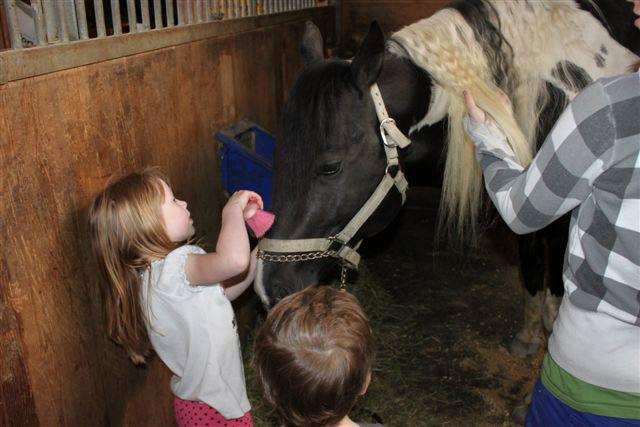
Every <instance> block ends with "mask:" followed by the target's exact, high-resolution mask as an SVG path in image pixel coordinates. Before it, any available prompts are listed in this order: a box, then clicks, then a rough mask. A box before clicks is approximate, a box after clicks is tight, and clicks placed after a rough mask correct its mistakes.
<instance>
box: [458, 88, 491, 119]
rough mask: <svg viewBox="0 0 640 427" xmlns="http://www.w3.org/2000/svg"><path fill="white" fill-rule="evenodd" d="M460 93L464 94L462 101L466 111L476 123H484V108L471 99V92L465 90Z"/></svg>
mask: <svg viewBox="0 0 640 427" xmlns="http://www.w3.org/2000/svg"><path fill="white" fill-rule="evenodd" d="M462 95H464V103H465V104H466V106H467V112H468V113H469V115H470V116H471V118H472V119H474V120H475V121H476V122H478V123H484V122H485V119H486V118H487V115H486V114H485V112H484V110H482V109H481V108H480V107H478V106H477V105H476V101H475V99H473V95H471V92H469V91H468V90H465V91H463V92H462Z"/></svg>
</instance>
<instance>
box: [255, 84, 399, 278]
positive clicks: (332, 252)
mask: <svg viewBox="0 0 640 427" xmlns="http://www.w3.org/2000/svg"><path fill="white" fill-rule="evenodd" d="M370 93H371V97H372V99H373V104H374V106H375V109H376V114H377V116H378V120H379V122H380V135H381V136H382V143H383V147H384V153H385V156H386V158H387V166H386V168H385V173H384V176H383V177H382V180H381V181H380V183H379V184H378V186H377V187H376V189H375V190H374V192H373V194H372V195H371V196H370V197H369V199H368V200H367V201H366V202H365V204H364V205H363V206H362V207H361V208H360V210H359V211H358V212H357V213H356V214H355V215H354V216H353V218H352V219H351V221H349V223H348V224H347V225H346V226H345V227H344V228H343V229H342V230H341V231H340V232H338V233H336V234H334V235H333V236H330V237H321V238H313V239H262V240H261V241H260V242H259V243H258V249H259V250H258V257H259V258H261V259H263V260H265V261H271V262H297V261H308V260H312V259H318V258H326V257H334V258H338V259H340V260H342V266H343V268H344V267H348V268H352V269H357V268H358V263H359V262H360V255H359V254H358V252H357V251H356V250H357V249H358V247H359V246H360V241H359V242H357V243H356V244H354V245H352V246H349V242H350V241H351V239H353V237H354V236H355V235H356V233H357V232H358V230H360V227H362V225H363V224H364V223H365V222H366V221H367V220H368V219H369V217H370V216H371V215H372V214H373V213H374V212H375V211H376V209H378V206H379V205H380V203H381V202H382V201H383V200H384V198H385V197H386V196H387V194H388V193H389V191H390V190H391V188H392V187H394V186H395V187H396V188H397V190H398V192H400V195H401V196H402V204H404V202H405V199H406V195H405V192H406V190H407V187H408V183H407V180H406V179H405V177H404V174H403V173H402V170H401V169H400V164H399V162H398V150H397V147H400V148H405V147H407V146H408V145H409V144H411V140H410V139H409V138H407V137H406V136H405V135H404V134H403V133H402V131H400V129H398V127H397V126H396V122H395V120H393V119H392V118H390V117H389V114H388V113H387V109H386V108H385V106H384V101H383V99H382V95H381V94H380V89H379V88H378V85H377V84H376V83H374V84H373V85H372V86H371V88H370ZM392 170H395V174H394V175H392V174H391V171H392ZM343 277H344V270H343ZM343 280H344V279H343Z"/></svg>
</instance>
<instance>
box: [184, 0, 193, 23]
mask: <svg viewBox="0 0 640 427" xmlns="http://www.w3.org/2000/svg"><path fill="white" fill-rule="evenodd" d="M185 3H186V4H187V23H189V24H193V0H185Z"/></svg>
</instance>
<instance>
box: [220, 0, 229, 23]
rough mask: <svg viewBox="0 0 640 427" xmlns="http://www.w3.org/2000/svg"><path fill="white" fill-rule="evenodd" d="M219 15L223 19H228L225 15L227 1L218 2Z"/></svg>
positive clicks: (227, 15)
mask: <svg viewBox="0 0 640 427" xmlns="http://www.w3.org/2000/svg"><path fill="white" fill-rule="evenodd" d="M220 15H222V18H223V19H224V18H228V17H229V14H228V13H227V0H220Z"/></svg>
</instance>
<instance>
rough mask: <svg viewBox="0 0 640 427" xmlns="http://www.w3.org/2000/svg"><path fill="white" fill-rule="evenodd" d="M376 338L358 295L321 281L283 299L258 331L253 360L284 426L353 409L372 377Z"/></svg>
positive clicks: (331, 419)
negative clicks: (373, 337)
mask: <svg viewBox="0 0 640 427" xmlns="http://www.w3.org/2000/svg"><path fill="white" fill-rule="evenodd" d="M372 362H373V339H372V335H371V328H370V326H369V320H368V319H367V317H366V315H365V314H364V312H363V310H362V307H360V305H359V304H358V301H357V300H356V299H355V297H354V296H353V295H351V294H349V293H347V292H343V291H338V290H336V289H333V288H330V287H326V286H322V287H314V288H307V289H305V290H302V291H300V292H297V293H295V294H292V295H289V296H288V297H287V298H285V299H283V300H282V301H280V302H279V303H278V304H277V305H276V306H275V307H274V308H273V309H272V310H271V311H270V312H269V314H268V316H267V319H266V320H265V323H264V325H263V326H262V329H261V330H260V332H259V333H258V336H257V337H256V341H255V347H254V359H253V365H254V368H255V370H256V374H257V378H258V381H259V382H260V384H261V386H262V390H263V392H264V397H265V399H266V400H267V401H268V402H269V403H271V404H272V405H273V406H274V407H275V408H276V409H277V411H278V413H279V414H280V417H281V418H282V420H283V421H284V424H285V426H310V427H312V426H326V425H333V424H336V423H338V422H339V421H340V420H341V419H342V418H344V417H345V416H347V415H348V413H349V411H350V410H351V408H352V407H353V405H354V404H355V401H356V399H357V397H358V396H360V395H362V394H364V392H365V391H366V389H367V386H368V385H369V380H370V378H371V364H372Z"/></svg>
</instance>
